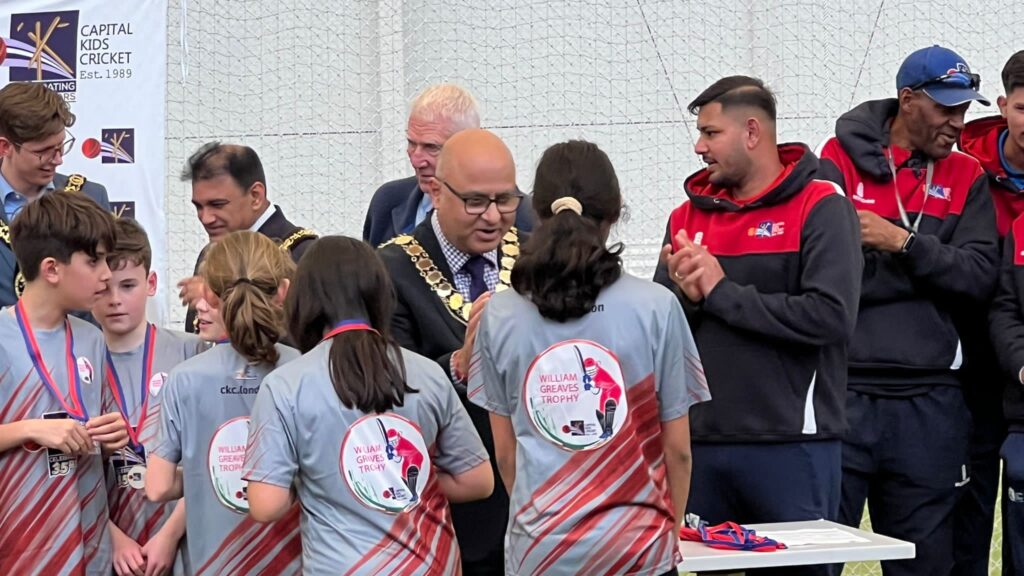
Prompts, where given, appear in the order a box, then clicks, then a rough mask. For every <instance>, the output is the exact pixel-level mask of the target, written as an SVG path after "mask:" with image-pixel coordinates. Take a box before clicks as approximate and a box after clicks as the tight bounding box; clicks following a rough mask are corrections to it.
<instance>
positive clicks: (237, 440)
mask: <svg viewBox="0 0 1024 576" xmlns="http://www.w3.org/2000/svg"><path fill="white" fill-rule="evenodd" d="M248 438H249V417H248V416H241V417H238V418H234V419H231V420H228V421H227V422H225V423H223V424H221V425H220V427H219V428H217V431H216V432H214V433H213V438H212V439H211V440H210V452H209V457H208V458H209V467H210V480H211V481H212V482H213V491H214V492H216V493H217V499H218V500H220V503H221V504H223V505H224V506H225V507H227V508H228V509H230V510H233V511H235V512H239V513H241V514H245V513H247V512H249V496H248V494H247V491H248V483H247V482H246V481H245V480H242V464H243V463H244V462H245V444H246V441H247V440H248Z"/></svg>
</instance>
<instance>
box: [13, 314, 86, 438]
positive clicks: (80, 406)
mask: <svg viewBox="0 0 1024 576" xmlns="http://www.w3.org/2000/svg"><path fill="white" fill-rule="evenodd" d="M14 316H15V317H16V318H17V319H18V328H20V329H21V336H22V338H24V340H25V350H26V351H27V352H28V355H29V357H30V358H31V359H32V366H34V367H35V369H36V374H38V375H39V379H40V380H42V381H43V384H45V385H46V387H47V388H48V389H49V390H50V393H51V394H53V396H54V397H55V398H56V399H57V401H58V402H60V405H61V407H62V408H63V409H64V411H65V412H67V414H68V416H70V417H72V418H74V419H75V420H78V421H79V422H86V421H88V420H89V410H88V409H87V408H86V407H85V403H84V402H82V378H81V376H80V375H79V374H78V361H77V360H76V359H75V337H74V335H73V334H72V333H71V322H70V321H69V320H68V319H67V318H65V319H64V355H65V356H66V359H67V370H68V388H69V390H68V394H69V396H71V403H70V404H69V403H68V402H66V401H65V400H64V394H62V393H61V391H60V388H59V387H57V382H55V381H54V379H53V375H52V374H51V373H50V370H49V369H48V368H47V367H46V361H45V360H43V353H42V351H41V350H40V349H39V342H37V341H36V335H35V332H34V331H33V330H32V325H31V324H30V323H29V320H28V315H27V314H26V313H25V304H24V303H23V302H22V301H21V300H18V303H17V305H16V306H15V307H14Z"/></svg>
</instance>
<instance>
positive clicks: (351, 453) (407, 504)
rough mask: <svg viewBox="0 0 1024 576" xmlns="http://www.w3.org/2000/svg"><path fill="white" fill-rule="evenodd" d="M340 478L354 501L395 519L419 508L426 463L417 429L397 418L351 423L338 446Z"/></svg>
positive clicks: (378, 417)
mask: <svg viewBox="0 0 1024 576" xmlns="http://www.w3.org/2000/svg"><path fill="white" fill-rule="evenodd" d="M340 468H341V475H342V476H344V477H345V482H346V483H347V484H348V487H349V489H351V490H352V494H354V495H355V497H356V499H357V500H359V501H360V502H362V503H363V505H365V506H367V507H368V508H371V509H373V510H379V511H382V512H387V513H390V514H398V513H400V512H405V511H407V510H411V509H412V508H413V507H415V506H416V505H417V504H419V502H420V497H421V495H422V494H423V489H424V487H426V485H427V482H428V480H429V479H430V457H429V455H428V454H427V445H426V442H424V440H423V434H422V433H421V432H420V429H419V427H417V426H416V424H414V423H413V422H411V421H410V420H407V419H405V418H403V417H401V416H399V415H397V414H391V413H388V414H372V415H367V416H363V417H362V418H360V419H359V420H356V422H355V423H354V424H352V426H351V427H350V428H349V429H348V432H347V433H346V434H345V438H344V439H343V440H342V442H341V462H340Z"/></svg>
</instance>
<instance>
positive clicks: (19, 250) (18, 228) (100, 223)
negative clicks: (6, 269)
mask: <svg viewBox="0 0 1024 576" xmlns="http://www.w3.org/2000/svg"><path fill="white" fill-rule="evenodd" d="M115 238H116V232H115V231H114V216H113V214H111V213H110V212H107V211H106V210H104V209H103V208H101V207H100V205H99V204H97V203H96V202H95V201H93V199H92V198H89V197H88V196H86V195H85V194H82V193H80V192H65V191H58V192H50V193H48V194H43V195H42V196H41V197H39V198H38V199H37V200H35V201H34V202H29V203H28V204H27V205H26V206H25V207H24V208H22V209H21V212H19V213H18V215H17V216H15V218H14V222H13V223H11V247H12V249H13V250H14V257H15V258H16V259H17V260H18V267H19V268H21V273H22V274H23V275H24V276H25V280H26V281H27V282H31V281H33V280H35V279H36V278H37V277H38V276H39V265H40V264H42V262H43V260H45V259H47V258H56V259H57V261H58V262H61V263H63V264H67V263H68V262H70V261H71V256H72V255H73V254H74V253H75V252H84V253H86V254H88V255H89V257H91V258H96V257H97V256H98V255H99V249H100V247H101V246H102V247H103V248H104V249H106V250H110V249H112V248H113V246H114V240H115Z"/></svg>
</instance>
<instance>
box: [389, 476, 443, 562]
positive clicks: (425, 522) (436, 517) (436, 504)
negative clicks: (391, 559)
mask: <svg viewBox="0 0 1024 576" xmlns="http://www.w3.org/2000/svg"><path fill="white" fill-rule="evenodd" d="M436 478H437V477H436V476H434V475H431V477H430V481H429V482H428V485H432V486H431V487H430V491H429V496H426V498H425V500H424V502H421V503H420V505H419V506H417V507H416V508H413V509H412V510H411V511H410V513H411V514H413V515H414V516H417V517H418V518H417V521H416V533H417V535H418V538H417V539H416V545H415V546H414V547H413V549H412V554H410V555H409V556H408V557H407V558H406V560H405V562H404V566H400V571H399V574H403V575H411V574H415V573H416V571H418V570H421V569H424V568H426V569H427V573H430V574H434V573H436V574H442V573H443V572H441V570H440V566H438V565H437V564H440V563H441V562H440V561H441V560H442V559H443V558H444V556H443V555H442V552H441V551H440V550H438V551H437V552H436V554H437V561H438V562H437V563H435V564H434V565H432V566H427V564H426V560H427V559H428V558H429V557H430V554H431V551H432V550H434V549H435V547H436V546H441V547H443V548H444V550H445V551H446V552H447V551H450V550H451V547H452V542H453V540H454V536H455V534H454V531H453V529H452V527H451V521H450V519H447V520H448V522H445V520H446V514H445V513H446V511H447V510H448V501H447V500H446V499H445V498H444V495H443V494H442V493H441V489H440V485H439V484H438V483H437V479H436ZM424 488H426V486H425V487H424ZM442 542H443V544H442ZM445 564H447V562H445Z"/></svg>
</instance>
